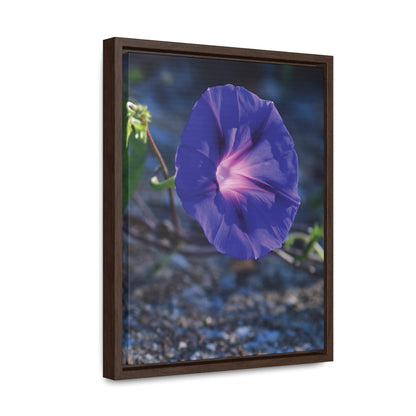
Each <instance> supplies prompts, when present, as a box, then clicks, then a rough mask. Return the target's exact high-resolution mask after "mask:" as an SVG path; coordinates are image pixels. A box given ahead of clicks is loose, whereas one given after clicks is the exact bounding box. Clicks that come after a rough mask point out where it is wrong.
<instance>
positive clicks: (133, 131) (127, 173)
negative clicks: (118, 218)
mask: <svg viewBox="0 0 416 416" xmlns="http://www.w3.org/2000/svg"><path fill="white" fill-rule="evenodd" d="M126 104H127V101H126V102H125V103H124V105H123V120H125V122H124V123H123V147H122V148H123V212H124V210H125V208H126V206H127V202H128V201H129V199H130V198H131V196H132V195H133V193H134V191H135V190H136V189H137V187H138V185H139V183H140V178H141V176H142V173H143V168H144V163H145V161H146V154H147V141H146V129H147V126H146V125H145V124H139V123H133V122H132V121H133V120H132V118H131V117H128V116H127V107H126ZM134 121H135V120H134ZM139 126H140V128H139ZM142 126H144V128H143V127H142ZM137 135H138V137H137V138H136V136H137Z"/></svg>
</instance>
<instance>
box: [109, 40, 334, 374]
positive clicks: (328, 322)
mask: <svg viewBox="0 0 416 416" xmlns="http://www.w3.org/2000/svg"><path fill="white" fill-rule="evenodd" d="M123 52H151V53H162V54H173V55H181V56H195V57H205V58H217V59H218V58H220V59H237V60H243V61H251V62H253V61H256V62H271V63H285V64H295V65H307V66H318V67H322V68H323V69H324V82H325V127H324V135H325V151H324V159H325V181H324V188H325V201H324V210H325V224H324V226H325V236H324V238H325V263H324V271H325V283H324V291H325V295H324V311H325V312H324V316H325V340H324V342H325V344H324V345H325V349H324V350H323V351H312V352H293V353H287V354H271V355H262V356H248V357H235V358H231V357H230V358H218V359H207V360H198V361H183V362H174V363H157V364H142V365H136V366H134V365H129V366H125V365H123V364H122V146H121V137H122V54H123ZM103 88H104V94H103V135H104V144H103V159H104V160H103V165H104V172H103V188H104V196H103V210H104V212H103V275H104V276H103V277H104V282H103V375H104V377H106V378H110V379H113V380H119V379H129V378H141V377H154V376H163V375H174V374H187V373H200V372H208V371H221V370H235V369H243V368H258V367H269V366H278V365H288V364H304V363H314V362H322V361H332V360H333V179H332V177H333V137H332V136H333V57H332V56H326V55H310V54H301V53H288V52H275V51H266V50H254V49H241V48H229V47H217V46H206V45H194V44H185V43H171V42H159V41H150V40H138V39H126V38H111V39H107V40H104V86H103Z"/></svg>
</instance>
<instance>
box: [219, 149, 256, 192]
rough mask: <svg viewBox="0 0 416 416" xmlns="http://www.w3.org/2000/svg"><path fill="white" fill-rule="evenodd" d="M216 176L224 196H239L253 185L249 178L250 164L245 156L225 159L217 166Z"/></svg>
mask: <svg viewBox="0 0 416 416" xmlns="http://www.w3.org/2000/svg"><path fill="white" fill-rule="evenodd" d="M216 177H217V182H218V186H219V190H220V192H221V193H222V194H223V195H224V196H231V195H232V196H235V197H238V196H239V195H240V196H241V195H243V194H244V192H245V191H247V190H248V189H251V188H252V187H253V184H252V182H251V181H250V179H249V178H250V172H249V166H247V164H246V163H245V161H244V158H242V159H241V158H236V157H233V156H230V157H228V158H225V159H223V160H222V161H221V162H220V164H219V165H218V167H217V171H216Z"/></svg>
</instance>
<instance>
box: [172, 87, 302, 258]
mask: <svg viewBox="0 0 416 416" xmlns="http://www.w3.org/2000/svg"><path fill="white" fill-rule="evenodd" d="M293 146H294V144H293V140H292V137H291V136H290V134H289V132H288V131H287V129H286V127H285V125H284V124H283V120H282V118H281V117H280V114H279V113H278V111H277V109H276V107H275V106H274V104H273V102H271V101H266V100H262V99H260V98H259V97H257V95H255V94H253V93H251V92H250V91H248V90H246V89H245V88H243V87H235V86H234V85H224V86H217V87H211V88H208V89H207V90H206V91H205V92H204V93H203V94H202V96H201V98H200V99H199V100H198V101H197V102H196V103H195V105H194V107H193V108H192V112H191V114H190V116H189V119H188V121H187V123H186V125H185V128H184V131H183V133H182V136H181V143H180V145H179V147H178V149H177V152H176V162H175V163H176V178H175V183H176V190H177V193H178V195H179V198H180V199H181V201H182V204H183V208H184V209H185V211H186V212H187V213H188V214H189V215H191V216H192V217H193V218H195V219H196V220H197V221H198V222H199V224H200V225H201V227H202V229H203V230H204V233H205V235H206V237H207V239H208V241H209V242H210V243H211V244H212V245H213V246H214V247H215V248H216V249H217V251H219V252H220V253H223V254H227V255H230V256H233V257H237V258H240V259H249V258H256V259H257V258H259V257H263V256H265V255H267V254H268V253H269V252H270V251H271V250H273V249H276V248H279V247H281V246H282V244H283V242H284V241H285V239H286V237H287V234H288V232H289V229H290V227H291V225H292V223H293V220H294V218H295V215H296V212H297V210H298V207H299V204H300V199H299V196H298V193H297V184H298V159H297V155H296V152H295V150H294V148H293Z"/></svg>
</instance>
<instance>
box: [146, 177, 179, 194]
mask: <svg viewBox="0 0 416 416" xmlns="http://www.w3.org/2000/svg"><path fill="white" fill-rule="evenodd" d="M150 185H151V186H152V188H153V189H157V190H158V191H162V190H163V189H168V188H172V187H174V186H175V176H171V177H170V178H168V179H166V180H165V181H162V182H159V179H158V178H157V177H156V176H152V177H151V178H150Z"/></svg>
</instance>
